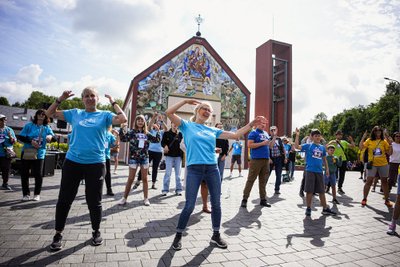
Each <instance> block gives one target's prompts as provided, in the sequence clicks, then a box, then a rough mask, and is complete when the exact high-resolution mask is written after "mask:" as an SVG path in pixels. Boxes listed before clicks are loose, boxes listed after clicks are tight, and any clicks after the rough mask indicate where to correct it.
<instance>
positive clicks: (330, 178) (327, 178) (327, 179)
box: [324, 173, 336, 186]
mask: <svg viewBox="0 0 400 267" xmlns="http://www.w3.org/2000/svg"><path fill="white" fill-rule="evenodd" d="M324 180H325V181H324V182H325V185H328V184H329V185H330V186H335V185H336V174H335V173H330V174H329V176H326V175H324Z"/></svg>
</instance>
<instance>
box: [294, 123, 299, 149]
mask: <svg viewBox="0 0 400 267" xmlns="http://www.w3.org/2000/svg"><path fill="white" fill-rule="evenodd" d="M299 135H300V130H299V129H298V128H296V137H295V139H294V147H295V148H296V149H301V146H300V144H299Z"/></svg>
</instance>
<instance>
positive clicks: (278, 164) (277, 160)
mask: <svg viewBox="0 0 400 267" xmlns="http://www.w3.org/2000/svg"><path fill="white" fill-rule="evenodd" d="M271 159H272V164H271V166H270V170H271V172H272V169H273V168H274V169H275V176H276V180H275V191H279V190H280V187H281V183H282V169H283V163H284V162H283V157H274V158H271ZM271 172H270V175H271Z"/></svg>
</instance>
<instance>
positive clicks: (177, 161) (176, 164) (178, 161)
mask: <svg viewBox="0 0 400 267" xmlns="http://www.w3.org/2000/svg"><path fill="white" fill-rule="evenodd" d="M181 165H182V158H181V157H169V156H166V157H165V175H164V181H163V189H162V192H163V193H168V192H169V182H170V179H171V174H172V168H174V169H175V187H176V188H175V192H176V193H179V192H181V191H182V182H181Z"/></svg>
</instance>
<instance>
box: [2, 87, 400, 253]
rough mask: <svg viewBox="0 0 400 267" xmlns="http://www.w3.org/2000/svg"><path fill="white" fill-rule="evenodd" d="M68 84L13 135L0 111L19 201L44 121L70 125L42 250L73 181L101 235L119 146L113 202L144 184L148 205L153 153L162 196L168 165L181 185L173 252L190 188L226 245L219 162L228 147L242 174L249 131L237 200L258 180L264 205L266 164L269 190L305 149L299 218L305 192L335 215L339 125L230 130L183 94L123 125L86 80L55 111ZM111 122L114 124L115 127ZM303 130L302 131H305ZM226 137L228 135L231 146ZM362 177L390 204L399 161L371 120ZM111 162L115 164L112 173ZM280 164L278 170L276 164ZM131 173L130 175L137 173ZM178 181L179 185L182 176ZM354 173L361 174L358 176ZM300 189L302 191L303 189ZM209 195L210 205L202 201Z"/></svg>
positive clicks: (397, 145) (41, 146) (34, 167)
mask: <svg viewBox="0 0 400 267" xmlns="http://www.w3.org/2000/svg"><path fill="white" fill-rule="evenodd" d="M73 95H74V93H73V92H72V91H64V92H63V93H62V94H61V95H60V96H59V97H58V98H57V99H56V101H55V102H54V103H53V104H52V105H51V106H50V107H49V108H48V109H47V110H43V109H39V110H37V112H36V113H35V116H34V118H33V120H32V122H29V123H27V124H26V125H25V126H24V128H23V129H22V131H21V133H20V135H19V136H18V138H17V137H16V136H15V133H14V131H13V130H12V129H11V128H10V127H8V126H6V121H7V118H6V117H5V116H4V115H1V114H0V144H1V147H0V167H1V172H2V178H3V184H2V188H3V189H5V190H11V187H10V186H9V184H8V179H9V171H10V165H11V156H10V154H9V150H12V149H9V148H10V147H12V146H13V143H15V142H16V141H17V139H18V141H20V142H22V143H23V144H24V145H23V149H22V153H21V186H22V200H23V201H27V200H30V199H31V196H30V190H29V176H30V175H32V176H33V177H34V178H35V188H34V195H33V198H32V200H34V201H39V200H40V193H41V187H42V183H43V177H42V173H43V172H42V169H43V162H44V157H45V154H46V144H47V143H48V142H51V141H52V140H54V138H55V134H54V133H53V131H52V130H51V128H50V127H49V125H48V123H49V121H50V118H56V119H58V120H65V121H67V122H68V123H70V124H71V125H72V133H71V134H70V136H69V149H68V152H67V154H66V159H65V161H64V163H63V166H62V174H61V183H60V190H59V195H58V201H57V205H56V211H55V231H56V233H55V235H54V237H53V242H52V243H51V245H50V249H51V250H53V251H57V250H60V249H61V248H62V242H61V241H62V238H63V234H62V232H63V230H64V227H65V224H66V219H67V217H68V213H69V210H70V208H71V205H72V203H73V201H74V199H75V196H76V194H77V192H78V188H79V185H80V184H81V180H84V181H85V188H86V190H85V196H86V202H87V205H88V209H89V214H90V221H91V226H92V230H93V232H92V241H91V242H92V244H93V245H94V246H97V245H101V244H102V243H103V239H102V237H101V233H100V222H101V219H102V195H103V181H104V180H105V182H106V194H107V195H109V196H114V192H113V190H112V179H111V173H113V174H117V170H118V159H119V156H118V153H119V149H120V146H121V142H122V143H127V144H128V148H129V153H128V159H127V162H128V164H129V175H128V177H127V181H126V185H125V190H124V193H123V197H122V198H121V199H120V200H119V201H118V205H126V204H127V201H128V196H129V194H130V192H131V190H132V187H133V188H137V187H138V186H139V185H140V181H141V184H142V186H143V204H144V205H145V206H150V201H149V197H148V194H149V183H148V175H149V166H150V162H152V170H151V179H152V185H151V187H150V188H151V189H156V182H157V176H158V168H159V165H160V162H161V159H162V157H163V156H164V157H165V174H164V177H163V182H162V186H161V190H160V191H161V194H162V196H167V194H169V193H170V180H171V176H172V170H174V172H175V190H174V191H175V192H174V193H175V194H176V195H177V196H180V195H182V193H183V191H184V195H185V205H184V207H183V209H182V211H181V214H180V216H179V220H178V222H177V227H176V235H175V238H174V240H173V243H172V248H173V249H174V250H180V249H182V235H183V232H184V231H185V230H186V227H187V224H188V221H189V218H190V216H191V214H192V212H193V210H194V207H195V204H196V199H197V195H198V191H199V189H200V192H201V196H202V200H203V211H204V212H207V213H210V214H211V222H212V231H213V233H212V236H211V240H210V242H211V243H213V244H215V245H216V246H218V247H220V248H227V246H228V244H227V242H226V241H225V240H224V239H223V238H222V237H221V235H220V226H221V217H222V210H221V185H222V181H223V178H224V169H225V161H226V159H227V157H228V156H229V155H230V154H231V162H230V175H229V176H228V177H232V176H233V168H234V165H235V163H236V164H237V165H238V171H239V177H242V166H241V165H242V150H243V144H242V142H241V141H240V139H241V138H243V137H244V136H245V135H246V134H248V141H247V147H248V148H249V149H250V153H249V171H248V176H247V179H246V182H245V184H244V188H243V197H242V201H241V204H240V206H241V207H242V208H246V207H247V202H248V198H249V196H250V192H251V190H252V187H253V185H254V183H255V181H256V179H257V178H258V190H259V198H260V200H259V204H260V206H263V207H271V204H270V203H268V198H267V193H266V186H267V182H268V179H269V176H270V174H271V172H272V170H274V171H275V183H274V193H275V194H276V195H279V194H280V193H281V183H282V181H285V179H287V180H288V181H290V180H293V179H294V176H293V175H294V170H295V161H296V151H301V152H303V153H304V155H305V157H304V158H305V167H304V173H303V180H302V182H301V188H300V193H299V194H300V196H301V197H305V201H306V210H305V215H306V216H311V211H312V209H311V208H312V207H311V205H312V198H313V196H314V195H318V197H319V199H320V204H321V206H322V214H324V215H333V216H335V215H336V212H335V211H334V210H333V209H331V208H330V207H329V206H328V204H327V200H326V195H325V194H326V193H328V192H329V191H330V190H332V203H334V204H340V202H339V200H340V199H339V200H338V194H340V195H344V194H345V192H344V182H345V175H346V170H347V169H348V163H349V159H348V156H347V153H346V151H347V150H348V149H349V148H354V147H355V146H356V144H355V142H354V140H353V138H352V137H351V136H349V137H348V138H347V141H346V140H343V132H342V131H340V130H338V131H336V133H335V139H334V140H331V141H326V140H325V139H324V138H323V137H322V135H321V132H320V131H319V130H318V129H312V130H311V132H310V133H307V136H306V137H305V138H304V139H303V140H299V136H300V131H299V130H298V129H296V132H295V140H294V142H292V141H291V139H290V138H289V137H285V136H279V134H278V127H277V126H271V127H270V128H269V133H268V131H267V130H268V129H267V125H268V120H267V119H266V118H264V117H263V116H257V117H256V118H255V119H254V120H253V121H251V122H250V123H248V124H247V125H245V126H243V127H242V128H240V129H238V130H237V131H235V132H230V131H225V130H224V129H223V124H222V123H220V122H218V123H216V124H215V126H214V127H211V126H209V125H208V122H209V119H210V118H211V116H212V113H213V109H212V106H211V105H210V104H209V103H207V102H200V101H198V100H194V99H185V100H182V101H180V102H178V103H176V104H175V105H173V106H171V107H169V108H168V109H167V110H166V112H165V114H166V116H167V118H168V119H169V120H170V122H171V127H170V129H168V128H167V124H166V118H165V117H163V116H162V115H161V114H158V113H154V116H153V117H152V118H151V119H150V121H149V124H147V121H146V118H145V117H144V116H143V115H138V116H136V118H135V119H134V123H133V125H132V126H131V128H130V129H129V128H128V125H127V116H126V114H125V113H124V111H123V110H122V109H121V107H119V106H118V104H117V103H116V102H115V101H114V99H113V97H111V96H110V95H105V97H106V98H107V99H108V100H109V101H110V104H111V106H112V107H113V108H114V111H115V112H110V111H101V110H98V109H97V108H96V107H97V104H98V101H99V94H98V92H97V90H96V89H95V88H92V87H87V88H85V89H84V90H83V91H82V93H81V97H82V101H83V104H84V109H70V110H59V109H58V106H59V105H60V104H61V102H63V101H65V100H66V99H68V98H70V97H72V96H73ZM185 105H190V106H194V110H193V116H192V117H191V118H190V120H186V119H183V118H181V117H180V116H179V115H178V114H179V113H178V110H179V109H180V108H182V107H183V106H185ZM113 125H120V126H121V127H120V129H119V131H117V130H114V129H113V127H112V126H113ZM308 134H309V135H308ZM228 139H232V140H233V141H232V143H231V146H230V145H229V141H228ZM358 147H359V149H360V154H359V162H362V163H361V169H360V171H361V176H362V175H363V173H366V178H365V184H364V189H363V198H362V201H361V205H362V206H365V205H367V197H368V194H369V192H370V189H371V186H372V184H373V183H374V181H376V180H377V179H380V181H381V185H382V186H381V187H382V191H383V193H384V204H385V205H386V206H387V207H389V208H392V206H393V203H392V202H391V201H390V199H389V193H390V190H391V189H392V188H393V187H395V186H396V183H397V184H398V183H399V182H400V181H399V179H400V176H399V174H398V169H399V165H400V133H399V132H396V133H394V134H393V135H392V136H389V134H388V133H387V132H386V131H384V130H383V129H381V128H380V127H379V126H375V127H374V128H373V129H372V131H371V134H370V136H369V138H367V132H365V133H364V135H363V136H362V138H361V141H360V143H359V144H358ZM111 159H113V160H114V162H115V163H114V170H113V172H111V169H112V166H111ZM183 164H184V165H185V166H186V171H185V175H181V168H182V165H183ZM284 169H286V173H285V174H284V173H283V170H284ZM137 172H138V173H139V176H138V178H137V180H136V182H135V177H136V173H137ZM181 177H185V178H184V182H185V184H184V185H183V184H182V178H181ZM361 178H363V177H361ZM399 188H400V186H397V199H396V203H395V208H394V211H393V219H392V221H391V222H390V224H389V227H388V231H387V233H388V234H391V235H394V234H396V225H397V220H398V218H399V215H400V190H399ZM304 192H305V193H306V194H305V195H304ZM208 195H209V198H210V202H211V210H210V209H209V208H208V206H207V202H208Z"/></svg>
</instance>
